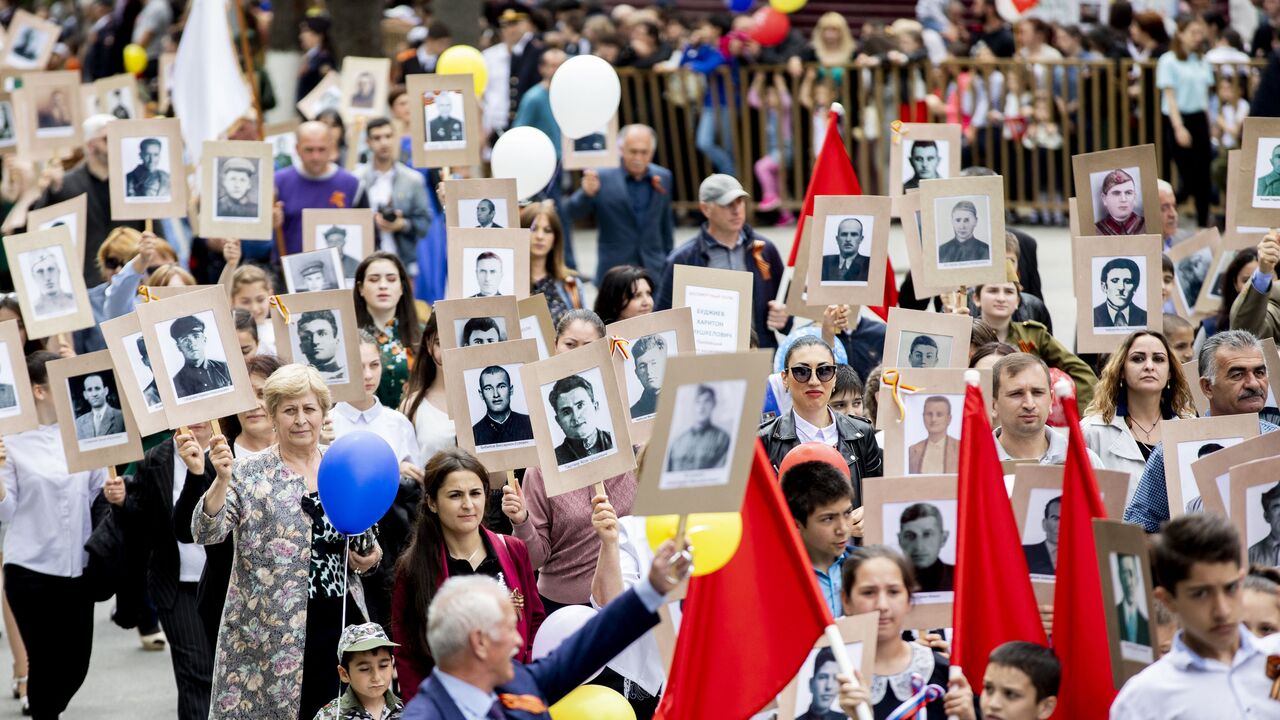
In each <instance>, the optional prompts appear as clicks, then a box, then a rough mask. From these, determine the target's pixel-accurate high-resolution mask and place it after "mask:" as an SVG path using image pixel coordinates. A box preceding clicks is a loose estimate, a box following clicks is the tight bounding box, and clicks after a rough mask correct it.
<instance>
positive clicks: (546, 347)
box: [516, 293, 556, 360]
mask: <svg viewBox="0 0 1280 720" xmlns="http://www.w3.org/2000/svg"><path fill="white" fill-rule="evenodd" d="M516 308H517V310H518V311H519V313H520V337H522V338H525V339H528V340H533V341H534V342H535V343H536V344H537V346H538V359H539V360H546V359H547V358H549V357H551V355H552V350H554V349H555V346H556V328H555V325H553V324H552V322H551V310H550V309H549V308H548V307H547V296H546V295H543V294H542V293H538V294H536V295H530V296H529V297H527V298H524V299H523V300H518V301H516Z"/></svg>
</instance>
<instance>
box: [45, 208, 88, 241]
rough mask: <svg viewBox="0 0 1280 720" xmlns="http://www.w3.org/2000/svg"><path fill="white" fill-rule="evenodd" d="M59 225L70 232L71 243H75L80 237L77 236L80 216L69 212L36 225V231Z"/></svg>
mask: <svg viewBox="0 0 1280 720" xmlns="http://www.w3.org/2000/svg"><path fill="white" fill-rule="evenodd" d="M59 225H64V226H66V228H67V229H68V230H70V231H71V242H72V243H75V241H76V239H77V238H79V237H80V234H79V229H80V228H79V225H80V215H79V213H74V212H69V213H66V214H63V215H59V216H57V217H54V218H49V219H48V220H45V221H43V222H40V223H37V225H36V229H37V230H48V229H49V228H51V227H58V226H59Z"/></svg>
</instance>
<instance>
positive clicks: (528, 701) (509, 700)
mask: <svg viewBox="0 0 1280 720" xmlns="http://www.w3.org/2000/svg"><path fill="white" fill-rule="evenodd" d="M498 700H499V701H501V702H502V706H503V707H505V708H507V709H508V710H523V711H524V712H527V713H530V714H532V715H541V714H542V713H544V712H546V711H547V704H546V703H544V702H543V701H542V698H540V697H538V696H537V695H513V694H512V693H502V694H501V695H499V696H498Z"/></svg>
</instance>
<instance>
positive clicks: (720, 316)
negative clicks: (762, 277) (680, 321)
mask: <svg viewBox="0 0 1280 720" xmlns="http://www.w3.org/2000/svg"><path fill="white" fill-rule="evenodd" d="M754 286H755V278H754V277H753V276H752V274H751V273H749V272H743V271H739V270H718V269H713V268H704V267H693V266H691V265H676V266H675V275H674V278H673V291H672V293H671V306H672V307H685V306H688V307H689V308H692V310H693V339H694V342H695V343H696V345H697V348H698V352H700V353H726V352H743V351H746V350H748V349H749V348H750V345H751V315H752V308H753V305H752V292H753V288H754ZM769 332H773V331H772V330H770V331H769Z"/></svg>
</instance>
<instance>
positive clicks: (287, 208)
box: [271, 167, 360, 259]
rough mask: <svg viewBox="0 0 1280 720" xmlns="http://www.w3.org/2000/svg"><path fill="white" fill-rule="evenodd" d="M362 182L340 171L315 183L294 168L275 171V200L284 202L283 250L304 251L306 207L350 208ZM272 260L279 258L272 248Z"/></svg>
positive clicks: (287, 251) (291, 251) (340, 169)
mask: <svg viewBox="0 0 1280 720" xmlns="http://www.w3.org/2000/svg"><path fill="white" fill-rule="evenodd" d="M359 187H360V181H359V180H358V179H356V176H355V175H352V174H351V173H349V172H347V171H346V170H343V169H342V168H338V170H337V172H335V173H334V174H333V175H330V176H329V177H327V178H325V179H324V180H312V179H310V178H307V177H304V176H303V175H301V174H300V173H299V172H298V170H297V169H296V168H294V167H287V168H284V169H283V170H278V171H276V199H277V200H279V201H280V202H282V203H284V247H285V252H286V253H288V254H292V253H296V252H302V211H303V210H304V209H306V208H349V207H353V205H352V203H353V202H355V199H356V190H358V189H359ZM271 254H272V258H273V259H276V250H275V248H274V247H273V248H272V251H271Z"/></svg>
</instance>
